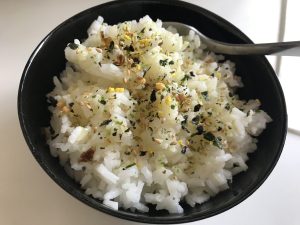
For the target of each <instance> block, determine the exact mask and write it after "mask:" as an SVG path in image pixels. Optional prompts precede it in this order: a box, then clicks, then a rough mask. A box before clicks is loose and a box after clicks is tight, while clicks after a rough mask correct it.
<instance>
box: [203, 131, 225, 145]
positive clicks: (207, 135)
mask: <svg viewBox="0 0 300 225" xmlns="http://www.w3.org/2000/svg"><path fill="white" fill-rule="evenodd" d="M203 138H204V139H206V140H207V141H211V142H212V143H213V145H214V146H216V147H218V148H222V142H221V141H222V138H220V137H215V135H213V134H212V133H211V132H206V133H204V134H203Z"/></svg>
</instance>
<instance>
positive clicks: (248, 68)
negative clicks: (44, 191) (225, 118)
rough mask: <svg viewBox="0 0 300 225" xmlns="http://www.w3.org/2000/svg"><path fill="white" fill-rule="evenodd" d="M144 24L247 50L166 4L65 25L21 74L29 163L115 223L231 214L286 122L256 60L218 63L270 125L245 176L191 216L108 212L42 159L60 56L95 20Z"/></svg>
mask: <svg viewBox="0 0 300 225" xmlns="http://www.w3.org/2000/svg"><path fill="white" fill-rule="evenodd" d="M147 14H148V15H149V16H150V17H152V19H157V18H160V19H161V20H163V21H177V22H182V23H186V24H189V25H192V26H194V27H195V28H197V29H199V30H200V31H201V32H202V33H204V34H205V35H207V36H208V37H211V38H214V39H216V40H220V41H224V42H231V43H252V42H251V40H250V39H249V38H248V37H246V36H245V35H244V34H243V33H242V32H241V31H240V30H238V29H237V28H236V27H234V26H233V25H232V24H230V23H229V22H227V21H225V20H224V19H222V18H221V17H219V16H217V15H215V14H213V13H211V12H209V11H207V10H205V9H203V8H201V7H198V6H195V5H192V4H189V3H186V2H181V1H174V0H165V1H160V0H144V1H140V0H126V1H114V2H109V3H106V4H102V5H99V6H96V7H93V8H90V9H88V10H85V11H83V12H81V13H79V14H77V15H75V16H73V17H71V18H70V19H68V20H66V21H65V22H63V23H62V24H60V25H59V26H58V27H56V28H55V29H54V30H53V31H51V32H50V33H49V34H48V35H47V36H46V37H45V38H44V40H42V41H41V43H40V44H39V45H38V46H37V48H36V49H35V51H34V52H33V53H32V55H31V57H30V59H29V60H28V63H27V65H26V67H25V69H24V72H23V75H22V78H21V81H20V86H19V93H18V114H19V120H20V125H21V128H22V131H23V134H24V137H25V139H26V142H27V144H28V146H29V148H30V150H31V152H32V154H33V156H34V157H35V158H36V160H37V161H38V162H39V164H40V165H41V167H42V168H43V169H44V170H45V171H46V172H47V174H48V175H49V176H50V177H51V178H52V179H53V180H54V181H55V182H56V183H57V184H58V185H60V186H61V187H62V188H63V189H64V190H66V191H67V192H68V193H70V194H71V195H73V196H74V197H75V198H77V199H79V200H80V201H82V202H84V203H86V204H87V205H89V206H91V207H93V208H95V209H98V210H100V211H102V212H105V213H108V214H110V215H112V216H116V217H119V218H123V219H128V220H133V221H138V222H144V223H183V222H191V221H195V220H200V219H204V218H207V217H210V216H213V215H216V214H219V213H221V212H223V211H225V210H228V209H230V208H232V207H233V206H235V205H237V204H239V203H240V202H241V201H243V200H245V199H246V198H247V197H248V196H249V195H251V194H252V193H253V192H254V191H255V190H256V189H257V188H258V187H259V186H260V185H261V184H262V183H263V182H264V181H265V179H266V178H267V177H268V176H269V174H270V173H271V171H272V170H273V168H274V166H275V165H276V163H277V160H278V159H279V157H280V154H281V151H282V148H283V145H284V141H285V136H286V131H287V114H286V106H285V100H284V96H283V92H282V89H281V86H280V84H279V82H278V79H277V77H276V74H275V73H274V70H273V69H272V67H271V66H270V64H269V63H268V61H267V60H266V58H265V57H264V56H226V57H227V58H228V59H230V60H232V61H234V62H235V63H236V67H237V71H236V73H237V74H238V75H240V76H241V77H242V80H243V83H244V86H245V87H244V88H242V89H240V91H239V95H240V97H241V98H243V99H253V98H258V99H260V100H261V102H262V109H263V110H265V111H266V112H267V113H268V114H269V115H270V116H271V117H272V119H273V122H272V123H270V124H268V127H267V129H266V130H265V131H264V132H263V134H262V135H261V136H260V137H259V138H258V140H259V142H258V149H257V151H256V152H255V153H253V154H251V155H250V160H249V161H248V166H249V169H248V170H247V171H246V172H243V173H241V174H238V175H237V176H234V178H233V183H232V184H231V186H230V189H228V190H226V191H224V192H221V193H220V194H218V195H217V196H215V197H213V198H211V199H210V200H209V201H208V202H206V203H204V204H202V205H197V206H196V207H194V208H191V207H189V206H187V205H185V204H184V205H183V206H184V209H185V211H184V213H183V214H168V213H167V211H155V210H154V208H153V207H152V208H151V209H150V212H149V213H146V214H145V213H139V212H135V213H133V212H131V211H126V210H122V209H120V210H119V211H114V210H112V209H110V208H108V207H106V206H105V205H103V204H102V203H101V201H99V200H96V199H94V198H92V197H90V196H87V195H85V194H84V192H83V190H81V189H80V185H78V184H77V183H76V182H75V181H74V180H73V179H71V178H70V177H69V176H68V175H67V174H66V173H65V171H64V169H63V168H62V167H61V166H60V165H59V163H58V160H57V159H56V158H53V157H52V156H51V155H50V152H49V148H48V146H47V144H46V141H45V138H44V136H43V134H42V129H43V127H47V126H48V125H49V120H50V113H49V111H48V109H47V103H46V98H45V96H46V94H47V93H48V92H50V91H51V90H52V89H53V87H54V86H53V83H52V78H53V76H54V75H58V74H60V72H61V71H62V70H63V69H64V67H65V63H66V60H65V57H64V48H65V46H66V45H67V43H69V42H72V41H73V40H74V38H78V39H85V38H86V37H87V33H86V30H87V28H88V27H89V25H90V24H91V23H92V21H93V20H95V19H96V18H97V16H98V15H101V16H103V17H104V19H105V22H107V23H108V24H116V23H118V22H123V21H126V20H133V19H139V18H141V17H143V16H145V15H147Z"/></svg>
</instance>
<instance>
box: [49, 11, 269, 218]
mask: <svg viewBox="0 0 300 225" xmlns="http://www.w3.org/2000/svg"><path fill="white" fill-rule="evenodd" d="M65 57H66V59H67V64H66V69H65V70H64V71H63V72H62V73H61V75H60V76H59V77H54V85H55V87H54V89H53V91H52V92H51V93H49V94H48V96H47V97H48V101H49V103H50V104H51V105H50V106H49V110H50V111H51V113H52V117H51V121H50V127H49V129H47V133H48V134H47V137H48V144H49V146H50V150H51V154H52V155H53V156H55V157H58V158H59V161H60V164H61V165H62V166H63V167H64V168H65V170H66V171H67V173H68V174H69V175H70V176H72V177H73V178H74V179H75V180H76V181H78V182H79V183H80V185H81V187H82V189H84V190H85V193H86V194H87V195H92V196H93V197H94V198H97V199H100V200H101V201H102V200H103V203H104V204H105V205H107V206H108V207H111V208H113V209H115V210H117V209H118V208H120V207H122V208H123V209H130V210H132V211H134V210H139V211H142V212H147V211H148V210H149V208H148V206H147V205H148V203H151V204H154V205H156V209H157V210H161V209H166V210H168V211H169V213H182V212H183V208H182V206H181V205H180V203H181V202H182V201H185V202H187V203H188V204H189V205H190V206H192V207H193V206H195V204H201V203H203V202H205V201H207V200H208V199H209V198H210V197H212V196H214V195H216V194H217V193H219V192H220V191H223V190H225V189H227V188H228V187H229V186H228V183H229V182H231V181H232V177H233V175H235V174H237V173H240V172H242V171H245V170H247V165H246V161H247V160H248V156H247V154H248V153H251V152H253V151H255V149H256V148H257V146H256V143H257V140H256V139H255V136H258V135H259V134H260V133H261V132H262V131H263V130H264V129H265V128H266V123H268V122H270V121H271V118H270V117H269V116H268V115H267V114H266V113H265V112H264V111H262V110H260V109H259V106H260V102H259V100H250V101H244V100H240V99H239V97H238V96H237V95H236V94H235V90H236V89H237V88H240V87H242V86H243V84H242V82H241V79H240V78H239V77H238V76H236V75H235V65H234V63H232V62H230V61H228V60H227V61H226V60H224V57H223V56H221V55H216V54H214V53H212V52H209V51H207V50H205V46H204V45H202V44H201V42H200V39H199V37H198V36H196V35H195V33H194V32H193V31H190V33H189V35H188V36H185V37H182V36H180V35H179V34H178V33H176V30H175V29H174V28H172V27H170V28H168V29H167V30H166V29H165V28H163V27H162V22H161V21H160V20H157V21H156V22H154V21H153V20H151V18H150V17H149V16H145V17H144V18H141V19H140V20H139V21H138V22H137V21H128V22H124V23H120V24H117V25H113V26H111V25H108V24H106V23H104V22H103V18H102V17H99V18H98V19H97V20H96V21H94V22H93V23H92V24H91V26H90V28H89V29H88V38H87V39H86V40H85V41H84V42H83V43H80V42H79V40H76V39H75V40H74V43H69V44H68V46H67V47H66V48H65ZM233 182H234V181H233Z"/></svg>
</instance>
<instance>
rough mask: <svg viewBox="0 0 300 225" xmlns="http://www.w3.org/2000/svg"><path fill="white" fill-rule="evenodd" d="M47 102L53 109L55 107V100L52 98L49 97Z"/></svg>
mask: <svg viewBox="0 0 300 225" xmlns="http://www.w3.org/2000/svg"><path fill="white" fill-rule="evenodd" d="M49 102H50V104H51V105H52V106H53V107H56V104H57V100H56V99H55V98H53V97H52V96H50V97H49Z"/></svg>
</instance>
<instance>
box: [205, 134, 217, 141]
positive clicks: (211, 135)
mask: <svg viewBox="0 0 300 225" xmlns="http://www.w3.org/2000/svg"><path fill="white" fill-rule="evenodd" d="M203 137H204V139H206V140H208V141H213V140H214V139H215V135H213V134H212V133H211V132H206V133H204V134H203Z"/></svg>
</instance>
